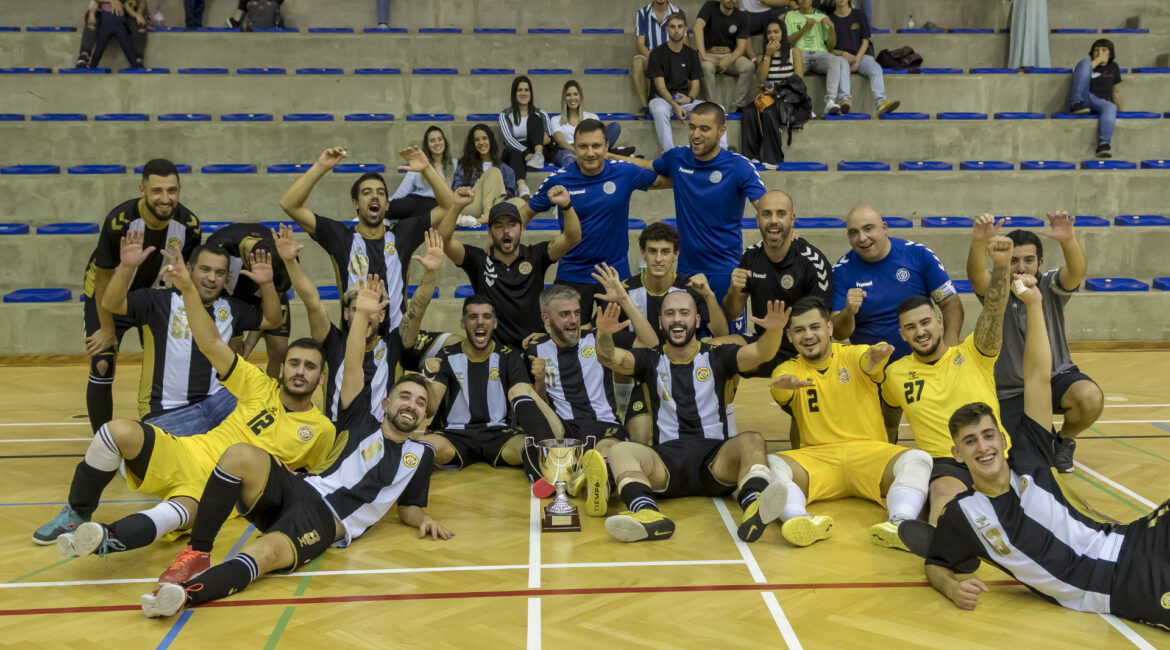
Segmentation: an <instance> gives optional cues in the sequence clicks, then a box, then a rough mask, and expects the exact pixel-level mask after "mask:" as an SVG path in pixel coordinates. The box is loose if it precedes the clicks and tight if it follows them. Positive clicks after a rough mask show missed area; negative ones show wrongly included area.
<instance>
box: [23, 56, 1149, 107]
mask: <svg viewBox="0 0 1170 650" xmlns="http://www.w3.org/2000/svg"><path fill="white" fill-rule="evenodd" d="M471 67H472V66H467V67H466V68H461V70H462V71H463V72H466V71H467V70H468V69H470V68H471ZM582 67H584V66H582ZM1162 77H1163V76H1162V75H1129V76H1127V77H1126V82H1125V89H1124V97H1125V106H1126V108H1127V109H1130V110H1149V111H1163V110H1167V109H1170V84H1168V83H1166V80H1165V79H1164V78H1162ZM570 78H577V79H578V80H579V81H580V82H581V84H582V86H583V87H584V90H585V93H586V96H587V97H589V100H588V106H589V107H590V108H591V109H592V110H594V112H610V111H616V112H633V111H635V110H636V109H637V108H638V106H639V104H640V102H638V101H637V100H636V99H635V98H634V96H633V93H631V92H630V90H629V87H630V81H629V77H628V76H626V75H584V74H581V70H580V69H576V72H574V73H573V74H572V75H548V76H541V77H540V78H539V79H537V80H534V82H533V84H534V86H535V90H536V92H537V97H538V98H540V99H541V102H540V103H543V104H544V105H545V106H549V107H555V106H556V105H557V103H558V102H557V101H556V98H557V97H558V93H559V91H560V88H561V87H562V85H563V84H564V82H565V81H567V80H568V79H570ZM720 81H721V83H722V84H726V83H730V82H731V81H732V79H731V78H730V77H721V78H720ZM853 81H854V86H853V87H854V89H855V92H854V93H853V95H854V110H855V111H858V112H866V113H872V112H873V110H874V103H873V98H872V96H871V95H870V93H869V89H868V84H867V83H866V80H865V79H864V78H862V77H860V76H857V75H854V77H853ZM885 82H886V92H887V95H888V96H889V97H891V98H896V99H900V100H901V101H902V109H901V110H905V111H920V112H925V113H935V112H939V111H979V112H994V111H1040V112H1048V113H1050V112H1053V111H1058V110H1060V109H1061V108H1062V107H1063V106H1064V99H1065V95H1066V93H1067V90H1068V75H1048V74H1039V75H1034V74H1026V75H1020V74H1017V75H970V74H962V75H888V76H887V77H886V80H885ZM509 84H510V80H509V79H508V78H507V77H499V76H471V75H465V74H460V75H438V76H435V75H414V74H402V75H391V76H375V77H369V76H365V75H354V74H346V75H341V76H325V77H320V76H306V75H261V76H256V75H236V74H230V75H214V76H192V75H179V74H169V75H73V76H69V75H67V76H64V77H62V76H60V75H0V95H2V96H4V97H5V103H4V111H5V112H11V113H44V112H77V113H85V112H94V107H101V108H100V112H139V113H149V114H158V113H171V112H181V113H228V112H279V113H301V112H341V111H339V110H338V108H339V103H338V98H339V97H344V98H346V101H345V102H344V104H340V105H341V106H344V108H343V109H341V110H342V111H344V112H345V113H350V112H353V113H386V112H389V113H394V114H396V115H402V114H403V113H436V112H447V113H454V114H457V115H462V114H467V113H477V112H485V111H498V110H500V108H501V107H503V106H506V105H508V101H509V99H508V92H509V87H510V86H509ZM808 86H809V95H810V96H811V97H812V98H813V109H814V110H815V111H817V113H818V114H819V113H822V112H823V111H822V107H823V102H822V98H823V95H824V78H823V77H817V76H810V77H809V80H808ZM721 92H722V91H721V88H717V89H716V93H715V96H720V93H721ZM540 103H538V105H540Z"/></svg>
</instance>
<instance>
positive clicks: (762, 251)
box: [723, 190, 833, 377]
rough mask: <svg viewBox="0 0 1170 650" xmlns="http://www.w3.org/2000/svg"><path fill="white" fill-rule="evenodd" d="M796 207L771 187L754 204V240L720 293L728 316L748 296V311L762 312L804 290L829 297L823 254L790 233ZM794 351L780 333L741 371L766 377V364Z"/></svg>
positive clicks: (789, 302) (829, 275) (774, 363)
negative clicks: (771, 347)
mask: <svg viewBox="0 0 1170 650" xmlns="http://www.w3.org/2000/svg"><path fill="white" fill-rule="evenodd" d="M795 221H796V209H795V207H793V204H792V197H791V196H789V195H788V194H786V193H784V192H781V191H780V190H772V191H770V192H768V193H766V194H764V196H763V197H761V198H760V201H759V203H758V204H757V205H756V225H757V226H758V227H759V229H760V241H759V242H757V243H755V244H752V245H751V246H749V247H748V248H747V250H745V251H744V252H743V255H741V256H740V258H739V266H738V268H736V269H735V270H734V271H732V274H731V286H730V287H729V288H728V290H727V296H726V297H725V298H724V299H723V313H724V314H725V315H726V316H727V320H728V322H730V321H732V320H734V319H736V318H739V317H740V314H742V313H743V308H744V305H745V304H746V303H747V301H748V298H749V297H750V298H751V312H752V316H755V317H756V318H763V317H764V314H765V313H766V312H767V309H768V303H769V302H771V301H774V300H783V301H784V304H786V305H792V304H795V303H796V301H797V300H799V299H801V298H804V297H805V296H816V297H818V298H820V299H821V300H823V301H825V303H826V304H828V303H830V302H832V300H833V297H832V296H833V274H832V271H831V265H830V263H829V260H828V259H827V258H826V257H825V254H824V253H822V252H821V251H820V250H819V249H817V247H816V246H813V245H812V244H810V243H808V242H807V241H805V240H804V239H801V238H800V237H798V236H797V235H796V232H795V231H794V230H793V223H794V222H795ZM759 336H760V332H759V331H758V330H757V331H756V332H755V333H752V334H747V335H745V336H744V339H745V341H746V342H748V343H751V342H753V341H755V340H757V339H758V338H759ZM795 356H796V349H795V348H794V347H793V346H792V341H789V340H788V338H787V337H785V338H784V340H783V342H782V343H781V345H780V350H779V352H777V353H776V355H775V357H774V358H773V359H771V360H770V361H765V362H764V363H763V364H761V365H760V366H759V367H758V368H756V369H755V371H754V372H752V371H749V372H747V373H745V374H744V376H746V377H771V376H772V369H773V368H775V367H776V366H778V365H780V364H781V363H784V362H785V361H787V360H788V359H792V358H794V357H795Z"/></svg>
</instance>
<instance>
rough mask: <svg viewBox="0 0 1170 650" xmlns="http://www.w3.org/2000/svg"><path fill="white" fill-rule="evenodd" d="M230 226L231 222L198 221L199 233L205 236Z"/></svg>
mask: <svg viewBox="0 0 1170 650" xmlns="http://www.w3.org/2000/svg"><path fill="white" fill-rule="evenodd" d="M230 225H232V222H231V221H200V222H199V232H202V233H203V234H205V235H209V234H211V233H213V232H215V231H217V230H219V229H220V228H223V227H225V226H230Z"/></svg>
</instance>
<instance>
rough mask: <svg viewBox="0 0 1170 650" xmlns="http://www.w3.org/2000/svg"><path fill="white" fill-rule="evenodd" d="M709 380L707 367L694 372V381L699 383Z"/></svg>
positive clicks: (709, 375)
mask: <svg viewBox="0 0 1170 650" xmlns="http://www.w3.org/2000/svg"><path fill="white" fill-rule="evenodd" d="M710 378H711V369H710V368H707V367H702V368H699V369H698V370H696V371H695V379H698V380H699V381H707V380H708V379H710Z"/></svg>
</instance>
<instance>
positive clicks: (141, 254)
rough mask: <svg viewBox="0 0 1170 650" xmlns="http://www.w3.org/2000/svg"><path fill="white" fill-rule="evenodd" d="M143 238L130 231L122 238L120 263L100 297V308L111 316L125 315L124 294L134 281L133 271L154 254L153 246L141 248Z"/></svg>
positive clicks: (138, 232)
mask: <svg viewBox="0 0 1170 650" xmlns="http://www.w3.org/2000/svg"><path fill="white" fill-rule="evenodd" d="M145 238H146V235H145V233H143V232H142V231H137V232H135V231H131V232H128V233H126V234H125V235H124V236H123V237H122V248H121V262H120V263H119V264H118V268H116V269H114V274H113V275H112V276H110V281H109V283H108V284H107V285H106V290H105V292H104V293H103V295H102V302H101V307H102V309H105V310H106V311H108V312H110V313H111V314H118V315H125V314H126V293H127V292H128V291H129V290H130V283H131V282H132V281H133V280H134V271H135V270H136V269H137V268H138V266H139V265H140V264H142V263H143V262H145V261H146V258H147V257H149V256H150V254H151V253H153V252H154V249H155V247H154V246H150V247H148V248H146V249H143V248H142V242H143V240H144V239H145Z"/></svg>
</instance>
